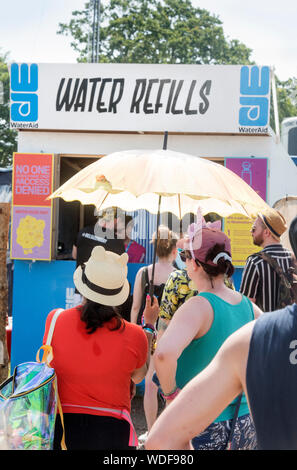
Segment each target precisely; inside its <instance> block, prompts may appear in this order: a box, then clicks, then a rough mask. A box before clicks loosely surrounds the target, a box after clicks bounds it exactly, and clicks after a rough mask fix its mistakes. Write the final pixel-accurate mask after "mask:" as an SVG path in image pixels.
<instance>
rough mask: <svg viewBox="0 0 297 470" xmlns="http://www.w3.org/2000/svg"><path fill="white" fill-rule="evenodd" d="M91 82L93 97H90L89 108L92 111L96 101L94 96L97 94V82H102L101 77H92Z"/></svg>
mask: <svg viewBox="0 0 297 470" xmlns="http://www.w3.org/2000/svg"><path fill="white" fill-rule="evenodd" d="M89 82H90V83H92V89H91V97H90V101H89V109H88V111H89V112H91V111H93V103H94V96H95V92H96V87H97V83H98V82H101V78H99V77H97V78H90V80H89Z"/></svg>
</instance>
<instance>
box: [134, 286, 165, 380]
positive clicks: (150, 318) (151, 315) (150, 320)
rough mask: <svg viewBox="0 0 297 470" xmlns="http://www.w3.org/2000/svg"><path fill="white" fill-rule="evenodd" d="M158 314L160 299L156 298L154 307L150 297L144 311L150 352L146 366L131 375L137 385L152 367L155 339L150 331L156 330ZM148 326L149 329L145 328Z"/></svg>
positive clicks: (145, 329)
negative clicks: (153, 340) (150, 366)
mask: <svg viewBox="0 0 297 470" xmlns="http://www.w3.org/2000/svg"><path fill="white" fill-rule="evenodd" d="M158 314H159V303H158V299H157V298H156V297H155V296H154V297H153V305H152V304H151V298H150V296H149V295H148V296H147V298H146V305H145V309H144V311H143V316H144V322H145V324H144V329H143V331H144V333H145V335H146V337H147V340H148V352H147V358H146V362H145V364H143V366H142V367H140V368H138V369H135V370H134V372H133V373H132V374H131V379H132V380H133V382H134V383H135V384H138V383H140V382H141V381H142V380H143V379H144V377H145V376H146V373H147V371H148V368H149V365H150V358H151V346H152V339H153V334H154V331H150V330H151V327H153V328H154V325H155V323H156V321H157V318H158ZM146 326H147V327H148V328H145V327H146Z"/></svg>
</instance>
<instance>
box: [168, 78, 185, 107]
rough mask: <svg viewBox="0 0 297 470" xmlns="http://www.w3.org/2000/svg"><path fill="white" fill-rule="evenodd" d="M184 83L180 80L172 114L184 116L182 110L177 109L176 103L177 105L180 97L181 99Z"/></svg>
mask: <svg viewBox="0 0 297 470" xmlns="http://www.w3.org/2000/svg"><path fill="white" fill-rule="evenodd" d="M183 83H184V81H183V80H179V82H178V85H177V89H176V92H175V95H174V99H173V103H172V108H171V112H172V114H183V110H182V109H175V107H176V103H177V100H178V97H179V94H180V90H181V89H182V86H183Z"/></svg>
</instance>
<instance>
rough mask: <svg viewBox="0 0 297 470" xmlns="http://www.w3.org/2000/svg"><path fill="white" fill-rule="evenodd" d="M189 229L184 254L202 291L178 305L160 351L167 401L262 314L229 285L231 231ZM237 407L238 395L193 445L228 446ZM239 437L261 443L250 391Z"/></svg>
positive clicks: (251, 444) (244, 443)
mask: <svg viewBox="0 0 297 470" xmlns="http://www.w3.org/2000/svg"><path fill="white" fill-rule="evenodd" d="M194 225H195V224H194ZM189 233H190V236H189V238H188V239H184V251H183V252H182V255H181V257H183V258H184V260H185V262H186V266H187V272H188V275H189V277H190V278H191V279H192V281H193V282H194V283H195V284H196V286H197V289H198V292H199V295H198V296H196V297H192V298H190V299H189V300H187V301H186V302H185V304H184V305H182V306H181V307H180V308H179V309H178V310H177V312H176V313H175V315H174V317H173V318H172V320H171V321H170V324H169V326H168V328H167V330H166V331H165V333H164V334H163V335H162V337H161V339H160V341H159V343H158V344H157V349H156V352H155V355H154V364H155V368H156V373H157V376H158V378H159V381H160V384H161V388H162V391H163V396H164V398H165V400H166V403H167V404H170V402H171V401H172V400H173V399H174V398H175V397H176V395H177V394H178V393H179V391H180V389H181V388H183V387H184V386H185V385H186V384H187V383H188V382H189V381H190V380H191V379H192V378H193V377H195V376H196V375H197V374H199V373H200V372H201V371H202V370H204V369H205V368H206V367H207V365H208V364H209V363H210V362H211V360H212V359H213V357H214V356H215V355H216V353H217V351H218V350H219V349H220V347H221V345H222V344H223V342H224V341H225V340H226V339H227V338H228V337H229V336H230V335H231V334H232V333H234V331H236V330H237V329H239V328H241V327H242V326H243V325H244V324H246V323H248V322H250V321H252V320H254V318H256V317H258V316H259V315H260V314H261V311H260V310H259V309H258V307H256V306H255V305H254V304H252V303H251V302H250V300H249V299H248V298H247V297H245V296H243V295H241V294H240V293H239V292H236V291H234V290H232V289H229V288H228V287H227V286H226V285H225V282H224V278H225V276H226V275H227V276H229V277H231V276H232V274H233V272H234V267H233V265H232V259H231V245H230V240H229V238H228V237H227V236H226V234H224V233H223V232H221V231H220V230H216V229H211V228H207V227H202V228H200V230H197V226H196V229H195V227H194V233H193V230H192V232H191V230H190V232H189ZM219 386H220V384H218V387H219ZM234 398H236V397H234ZM197 400H199V397H197ZM235 407H236V399H235V400H234V401H233V402H231V403H230V404H229V405H228V407H227V408H226V409H225V410H223V411H222V413H221V414H220V415H219V416H213V421H212V423H206V426H205V427H204V429H205V431H204V432H203V433H201V434H200V435H199V436H197V437H196V438H194V439H193V441H192V446H193V448H194V449H215V450H219V449H224V448H225V447H226V444H227V441H228V437H229V434H230V425H231V422H232V418H233V416H234V413H235ZM234 439H235V440H236V442H237V448H239V449H254V448H255V447H256V436H255V430H254V426H253V423H252V421H251V418H250V414H249V409H248V405H247V401H246V397H245V396H243V397H242V399H241V405H240V408H239V413H238V419H237V423H236V428H235V433H234Z"/></svg>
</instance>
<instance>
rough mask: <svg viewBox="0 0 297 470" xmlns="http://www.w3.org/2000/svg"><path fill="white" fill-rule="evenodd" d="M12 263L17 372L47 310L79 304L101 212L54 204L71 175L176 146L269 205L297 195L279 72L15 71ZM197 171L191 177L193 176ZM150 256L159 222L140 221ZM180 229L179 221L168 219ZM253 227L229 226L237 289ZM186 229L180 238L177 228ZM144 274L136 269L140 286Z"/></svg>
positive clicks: (56, 67)
mask: <svg viewBox="0 0 297 470" xmlns="http://www.w3.org/2000/svg"><path fill="white" fill-rule="evenodd" d="M10 76H11V128H15V129H17V130H18V152H16V153H15V154H14V162H13V200H12V214H11V217H12V229H11V258H12V259H14V265H15V268H14V280H13V331H12V346H11V362H12V367H13V366H14V365H16V364H17V363H20V362H24V361H30V360H34V359H35V354H36V351H37V349H38V348H39V346H40V344H41V341H42V336H43V330H44V322H45V318H46V316H47V314H48V312H49V311H50V310H51V309H53V308H57V307H63V308H69V307H71V306H72V305H73V299H74V285H73V280H72V276H73V272H74V270H75V266H76V263H75V261H74V260H73V259H72V256H71V251H72V245H73V242H74V240H75V238H76V234H77V232H78V231H79V230H80V228H82V226H85V225H87V224H88V223H92V221H94V206H85V207H83V206H81V205H80V203H79V202H78V201H74V202H71V203H66V202H65V201H63V200H49V199H48V196H49V195H50V194H51V193H52V192H53V191H54V190H55V189H56V188H57V187H59V186H60V185H61V184H63V183H64V182H65V181H67V180H68V179H69V178H70V177H71V176H73V175H74V174H75V173H77V172H78V171H79V170H81V169H82V168H84V167H85V166H86V165H89V164H90V163H92V162H94V161H95V160H96V159H98V158H101V157H102V156H104V155H107V154H109V153H112V152H115V151H119V150H128V149H139V148H143V149H156V148H162V144H163V134H164V132H165V131H168V135H169V137H168V148H170V149H171V150H175V151H179V152H183V153H189V154H192V155H197V156H199V157H203V158H207V159H210V160H213V161H215V162H217V163H220V164H222V165H225V166H226V167H228V168H230V169H231V170H232V171H234V172H235V173H237V174H238V175H239V176H240V177H241V178H243V179H244V180H245V181H246V182H247V183H248V184H249V185H251V186H252V187H253V189H255V190H256V191H257V192H258V193H259V194H260V195H261V197H262V198H263V199H264V200H266V201H267V202H268V203H269V204H270V205H273V203H274V202H275V201H277V200H279V199H281V198H282V197H284V196H285V195H287V194H294V192H296V183H295V182H296V167H295V165H294V163H293V162H292V161H291V159H290V158H289V156H288V154H287V153H286V151H285V149H284V148H283V146H282V145H281V144H280V143H279V141H278V138H277V136H276V135H275V134H274V133H273V131H272V130H271V129H270V127H269V108H270V93H271V81H272V78H273V77H272V71H271V70H270V68H269V67H266V66H263V67H256V66H200V65H197V66H196V65H178V66H176V65H136V64H121V65H118V64H12V65H11V68H10ZM189 171H190V169H189ZM133 215H134V216H135V219H136V227H135V234H136V233H137V235H138V237H139V238H136V241H139V242H140V243H141V244H143V245H144V246H145V247H146V250H147V255H146V259H145V264H148V263H150V262H151V261H152V245H151V244H150V243H149V242H150V238H151V235H152V233H153V231H154V228H155V226H156V220H155V219H156V218H155V216H153V215H151V214H148V213H141V211H140V212H139V213H137V214H133ZM165 216H166V214H165V215H163V217H164V219H163V221H164V222H165V221H168V220H169V223H170V224H171V225H172V228H173V230H176V228H177V227H179V222H178V221H177V220H175V219H174V217H171V218H170V217H169V219H168V218H167V219H166V218H165ZM250 227H251V221H250V220H249V219H247V218H244V217H243V216H239V215H234V216H231V217H228V218H226V219H225V220H224V230H225V231H226V233H227V234H228V236H230V238H231V241H232V257H233V261H234V264H235V266H236V272H235V276H234V283H235V286H236V287H237V288H238V287H239V284H240V278H241V273H242V269H243V266H244V264H245V260H246V257H247V256H248V255H249V254H250V253H252V252H254V251H256V250H257V249H258V248H257V247H255V246H254V245H253V244H252V241H251V237H250V234H249V230H250ZM177 231H178V230H177ZM140 266H141V265H138V264H132V263H131V264H129V265H128V279H129V281H130V284H131V286H132V287H133V284H134V279H135V275H136V273H137V271H138V269H139V267H140Z"/></svg>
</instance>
